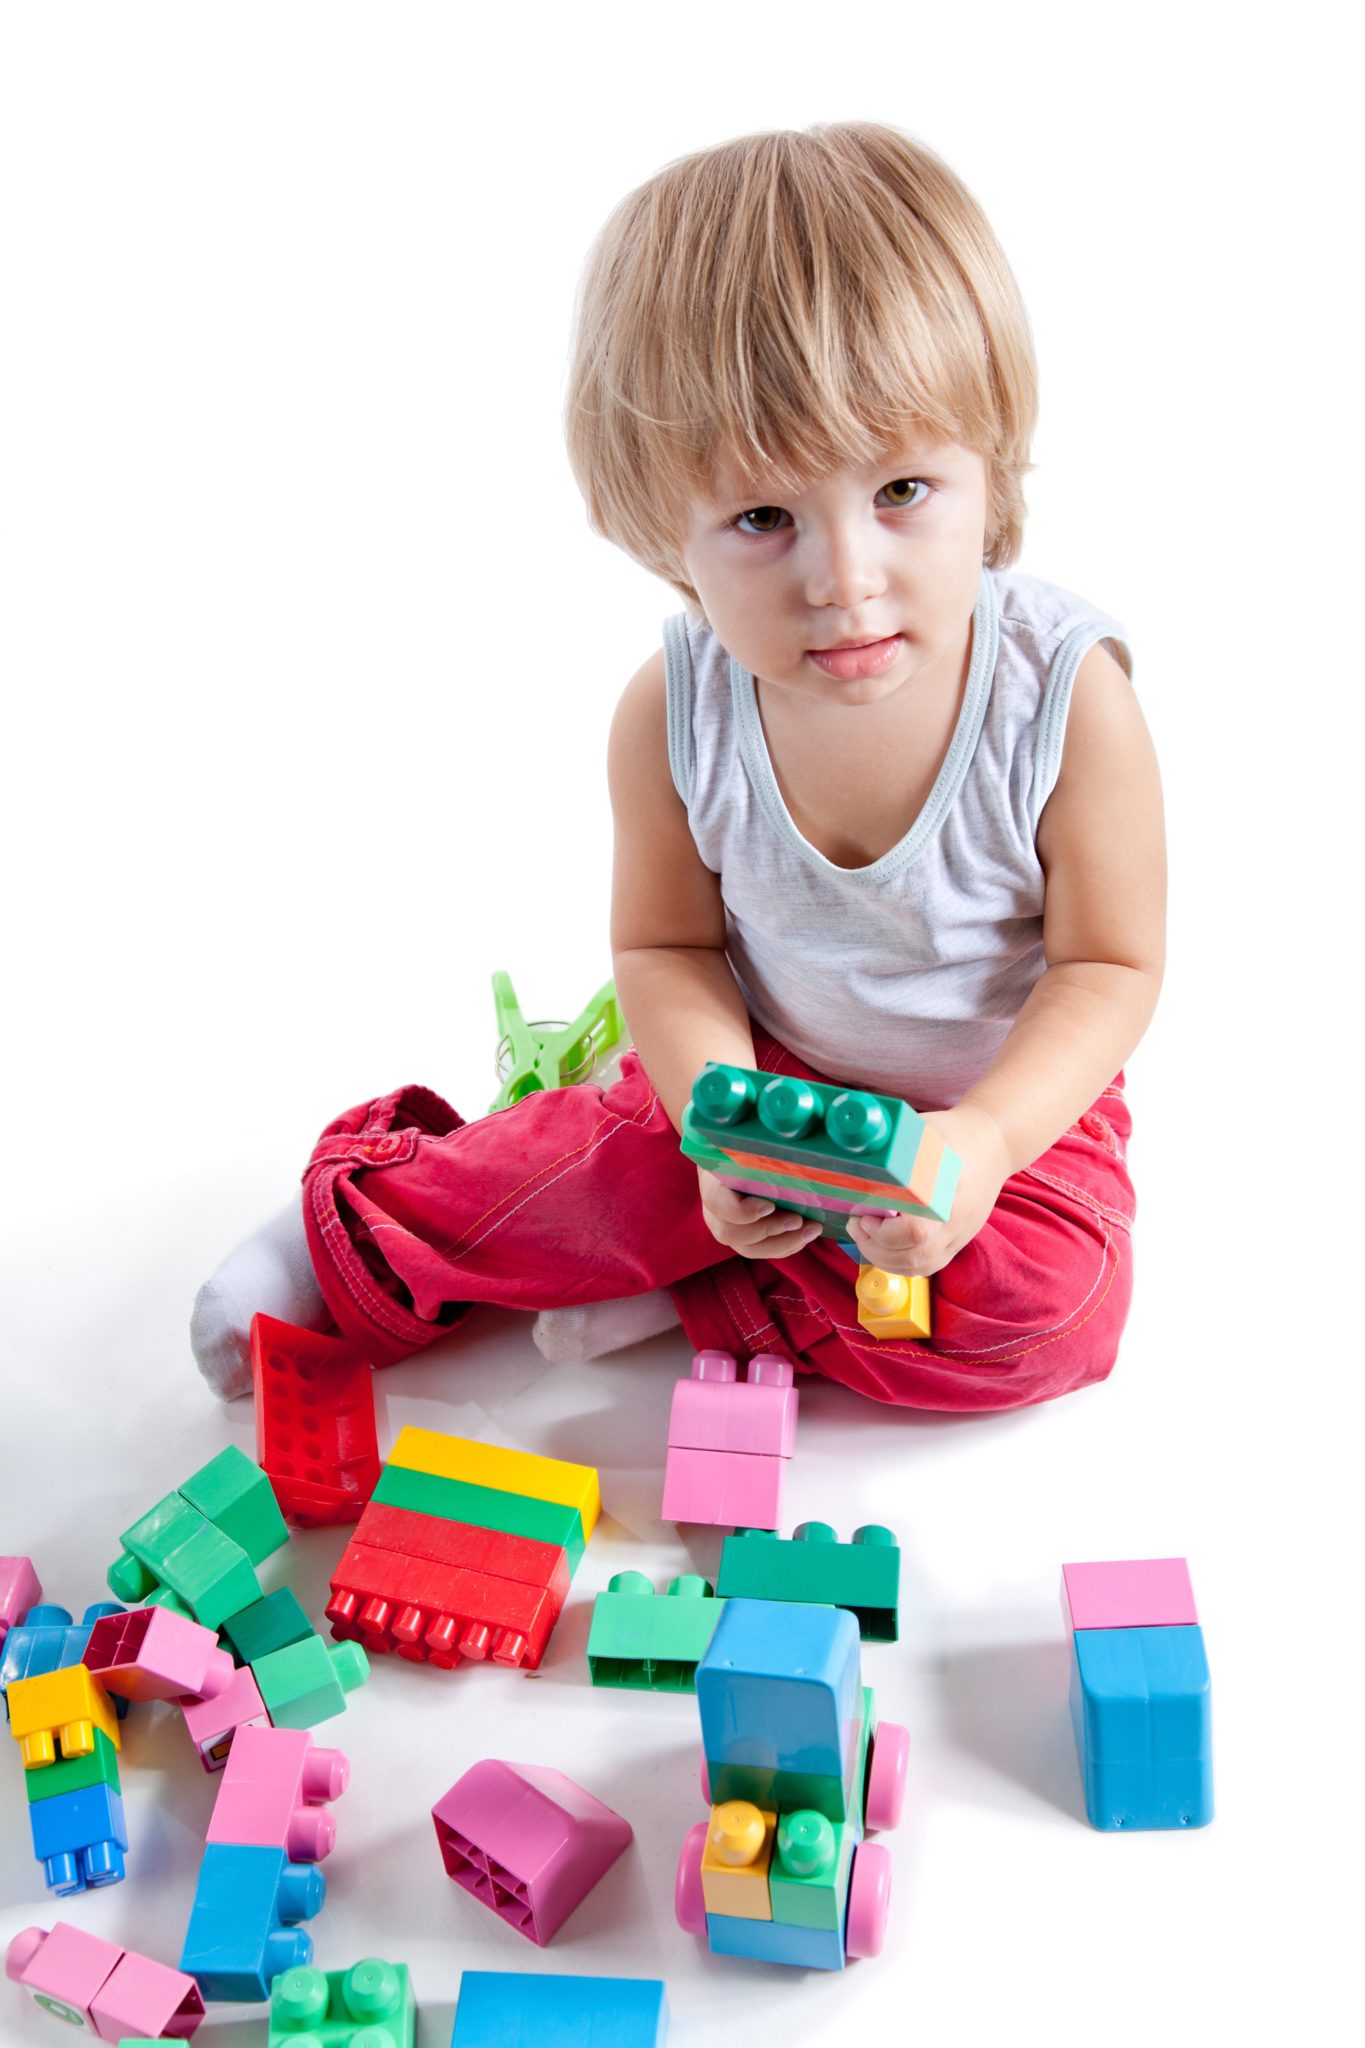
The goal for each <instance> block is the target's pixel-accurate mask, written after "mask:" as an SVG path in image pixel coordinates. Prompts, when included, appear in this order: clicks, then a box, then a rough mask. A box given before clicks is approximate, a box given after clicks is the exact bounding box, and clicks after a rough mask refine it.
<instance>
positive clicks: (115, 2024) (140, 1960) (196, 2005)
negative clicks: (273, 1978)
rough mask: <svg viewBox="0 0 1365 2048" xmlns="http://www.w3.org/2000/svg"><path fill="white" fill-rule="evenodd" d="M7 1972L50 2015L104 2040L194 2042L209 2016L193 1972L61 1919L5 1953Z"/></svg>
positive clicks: (19, 1938)
mask: <svg viewBox="0 0 1365 2048" xmlns="http://www.w3.org/2000/svg"><path fill="white" fill-rule="evenodd" d="M5 1974H6V1976H8V1977H11V1978H13V1980H14V1982H15V1983H16V1984H21V1985H22V1986H23V1988H24V1989H25V1990H26V1991H27V1992H29V1993H30V1994H31V1995H32V1997H33V1998H34V1999H35V2000H36V2002H37V2003H38V2004H39V2005H40V2006H42V2008H43V2010H44V2011H45V2012H49V2013H51V2014H52V2015H53V2017H54V2018H55V2019H59V2020H65V2021H67V2022H68V2024H70V2025H73V2026H80V2027H85V2028H87V2029H88V2030H89V2032H90V2033H92V2034H94V2035H95V2036H96V2037H97V2039H99V2040H101V2041H123V2040H143V2041H161V2040H171V2041H188V2040H189V2038H190V2036H191V2035H192V2034H193V2033H194V2030H195V2028H196V2027H197V2026H198V2025H199V2022H200V2021H201V2020H202V2019H203V2017H204V2000H203V1998H202V1996H201V1994H200V1991H199V1986H198V1985H197V1984H196V1983H195V1981H194V1979H193V1977H187V1976H186V1975H185V1974H184V1972H183V1971H181V1970H172V1969H170V1968H169V1967H168V1966H167V1965H166V1964H165V1963H154V1962H152V1961H151V1959H150V1957H148V1956H140V1955H138V1954H137V1953H136V1952H135V1951H134V1950H132V1949H121V1948H120V1947H119V1946H118V1943H117V1942H113V1941H101V1940H100V1938H99V1937H98V1936H97V1935H94V1934H86V1933H85V1932H84V1931H83V1930H82V1929H81V1928H79V1927H70V1926H68V1925H67V1923H66V1922H65V1921H64V1920H59V1921H58V1922H57V1924H56V1926H55V1927H54V1928H53V1929H52V1930H51V1932H50V1933H44V1931H43V1929H42V1928H41V1927H26V1928H25V1929H24V1931H23V1933H22V1934H16V1935H15V1937H14V1939H13V1941H12V1942H11V1943H10V1945H9V1948H8V1950H7V1951H6V1955H5Z"/></svg>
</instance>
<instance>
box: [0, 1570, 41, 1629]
mask: <svg viewBox="0 0 1365 2048" xmlns="http://www.w3.org/2000/svg"><path fill="white" fill-rule="evenodd" d="M42 1597H43V1589H42V1587H41V1586H40V1585H39V1584H38V1574H37V1572H35V1571H34V1569H33V1559H32V1558H31V1557H0V1645H3V1643H4V1640H5V1637H6V1636H7V1635H8V1634H9V1632H10V1630H11V1629H12V1628H13V1627H14V1626H15V1625H16V1624H17V1623H18V1622H21V1621H22V1620H23V1618H24V1616H25V1615H26V1614H27V1613H28V1610H29V1608H30V1607H36V1606H37V1605H38V1602H39V1601H40V1600H41V1599H42Z"/></svg>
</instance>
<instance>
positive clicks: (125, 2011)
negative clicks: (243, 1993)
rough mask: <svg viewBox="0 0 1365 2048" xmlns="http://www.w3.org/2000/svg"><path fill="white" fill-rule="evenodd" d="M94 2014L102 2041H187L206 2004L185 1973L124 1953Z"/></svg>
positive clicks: (92, 2008)
mask: <svg viewBox="0 0 1365 2048" xmlns="http://www.w3.org/2000/svg"><path fill="white" fill-rule="evenodd" d="M90 2012H91V2015H92V2017H93V2019H94V2021H95V2024H96V2027H97V2029H98V2032H99V2037H100V2039H101V2041H125V2040H141V2041H188V2040H189V2038H190V2036H191V2035H192V2034H193V2033H194V2031H195V2028H196V2027H197V2026H198V2025H199V2022H200V2020H202V2019H203V2017H204V1998H203V1994H202V1992H201V1991H200V1989H199V1986H198V1985H197V1984H196V1983H195V1981H194V1979H193V1977H187V1976H186V1974H185V1972H184V1971H183V1970H173V1969H171V1968H170V1966H169V1965H168V1964H166V1963H154V1962H153V1961H152V1960H151V1958H150V1956H140V1955H138V1954H137V1953H136V1951H135V1950H133V1949H125V1951H124V1953H123V1955H122V1956H120V1958H119V1960H118V1962H117V1963H115V1965H114V1968H113V1970H112V1971H111V1973H110V1975H109V1977H108V1979H107V1980H106V1982H105V1984H104V1986H103V1988H102V1990H101V1991H100V1992H99V1994H98V1996H97V1997H96V1998H95V2000H94V2002H93V2003H92V2005H91V2007H90Z"/></svg>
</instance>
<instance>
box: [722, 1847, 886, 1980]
mask: <svg viewBox="0 0 1365 2048" xmlns="http://www.w3.org/2000/svg"><path fill="white" fill-rule="evenodd" d="M698 1882H700V1879H699V1880H698ZM890 1909H891V1851H890V1850H889V1849H884V1848H883V1847H882V1845H881V1843H880V1842H860V1843H859V1844H858V1847H857V1848H856V1849H855V1850H854V1852H853V1876H852V1878H851V1879H850V1881H849V1887H848V1920H847V1922H846V1924H845V1927H844V1952H845V1954H846V1955H849V1956H879V1955H880V1954H881V1952H882V1943H883V1942H884V1941H885V1940H886V1916H887V1914H888V1912H889V1911H890Z"/></svg>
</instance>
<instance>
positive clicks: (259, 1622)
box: [222, 1586, 317, 1664]
mask: <svg viewBox="0 0 1365 2048" xmlns="http://www.w3.org/2000/svg"><path fill="white" fill-rule="evenodd" d="M222 1633H223V1639H224V1641H225V1642H226V1643H227V1646H228V1648H229V1649H230V1650H231V1651H232V1654H233V1656H234V1657H235V1658H236V1659H237V1662H238V1663H239V1664H254V1663H255V1662H256V1659H257V1658H258V1657H268V1656H269V1654H270V1652H271V1651H272V1650H283V1649H286V1648H287V1647H288V1645H289V1644H290V1643H301V1642H302V1641H303V1640H304V1637H305V1636H311V1635H315V1634H316V1633H317V1631H316V1630H315V1629H314V1627H313V1624H312V1622H311V1621H310V1620H309V1619H308V1616H307V1615H306V1614H305V1613H304V1611H303V1609H302V1608H301V1607H300V1605H299V1603H298V1599H297V1597H296V1595H295V1594H293V1593H292V1592H291V1591H290V1589H289V1587H288V1586H281V1587H280V1588H279V1590H278V1592H274V1593H269V1594H267V1596H266V1598H265V1599H264V1600H257V1601H256V1602H255V1603H254V1604H253V1605H252V1606H250V1607H244V1608H243V1609H242V1611H241V1613H240V1614H232V1615H229V1616H228V1619H227V1620H226V1621H225V1622H224V1623H223V1630H222Z"/></svg>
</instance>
